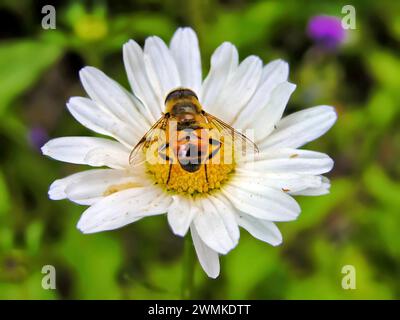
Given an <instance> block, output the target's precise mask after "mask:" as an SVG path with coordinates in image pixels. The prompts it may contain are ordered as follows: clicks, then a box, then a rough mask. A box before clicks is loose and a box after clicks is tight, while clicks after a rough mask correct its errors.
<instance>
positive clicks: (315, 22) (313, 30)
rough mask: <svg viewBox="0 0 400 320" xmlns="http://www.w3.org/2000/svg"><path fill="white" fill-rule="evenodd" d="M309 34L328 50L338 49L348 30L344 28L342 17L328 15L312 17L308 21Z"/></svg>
mask: <svg viewBox="0 0 400 320" xmlns="http://www.w3.org/2000/svg"><path fill="white" fill-rule="evenodd" d="M307 34H308V36H309V37H310V38H311V39H313V40H314V41H315V42H316V43H317V44H318V45H321V46H322V47H323V48H325V49H328V50H331V49H336V48H337V47H338V46H339V45H340V44H342V43H343V42H344V40H345V38H346V30H345V29H343V28H342V23H341V20H340V18H338V17H334V16H326V15H319V16H314V17H312V18H311V19H310V21H309V22H308V26H307Z"/></svg>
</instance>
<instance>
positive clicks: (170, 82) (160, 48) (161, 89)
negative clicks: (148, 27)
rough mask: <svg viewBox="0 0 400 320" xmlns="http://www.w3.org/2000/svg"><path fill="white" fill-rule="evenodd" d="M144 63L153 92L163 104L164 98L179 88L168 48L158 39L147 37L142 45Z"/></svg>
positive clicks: (179, 84) (176, 70)
mask: <svg viewBox="0 0 400 320" xmlns="http://www.w3.org/2000/svg"><path fill="white" fill-rule="evenodd" d="M144 63H145V66H146V71H147V76H148V78H149V80H150V83H151V85H152V87H153V88H154V91H155V92H156V94H157V96H158V97H159V99H160V103H162V104H164V99H165V96H166V95H167V94H168V93H169V92H170V91H171V90H172V89H175V88H177V87H180V86H181V80H180V77H179V73H178V69H177V67H176V63H175V60H174V58H173V57H172V55H171V52H170V51H169V49H168V47H167V46H166V44H165V43H164V41H162V40H161V39H160V38H158V37H155V36H153V37H149V38H147V39H146V42H145V44H144Z"/></svg>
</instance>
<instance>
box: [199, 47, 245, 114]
mask: <svg viewBox="0 0 400 320" xmlns="http://www.w3.org/2000/svg"><path fill="white" fill-rule="evenodd" d="M238 63H239V56H238V52H237V50H236V47H235V46H234V45H232V44H231V43H229V42H224V43H223V44H221V45H220V46H219V47H218V48H217V49H216V50H215V51H214V53H213V55H212V57H211V67H210V72H209V73H208V75H207V77H206V79H205V80H204V82H203V86H202V89H201V95H200V102H201V103H202V105H203V107H204V109H205V110H206V111H207V112H209V113H211V114H215V115H217V114H216V111H217V110H216V109H214V108H213V106H215V102H216V100H217V99H218V97H219V95H220V94H221V92H222V90H223V88H224V86H225V84H226V83H227V81H228V80H229V79H230V77H231V76H232V73H233V72H234V71H235V70H236V68H237V66H238ZM217 116H218V115H217Z"/></svg>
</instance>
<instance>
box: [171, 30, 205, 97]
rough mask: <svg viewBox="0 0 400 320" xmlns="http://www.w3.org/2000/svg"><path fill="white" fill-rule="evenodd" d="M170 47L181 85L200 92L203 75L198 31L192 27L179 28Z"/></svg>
mask: <svg viewBox="0 0 400 320" xmlns="http://www.w3.org/2000/svg"><path fill="white" fill-rule="evenodd" d="M170 48H171V53H172V56H173V57H174V59H175V62H176V66H177V68H178V72H179V74H180V78H181V85H182V86H183V87H185V88H189V89H192V90H193V91H194V92H196V93H197V94H198V93H199V92H200V88H201V80H202V77H201V59H200V50H199V42H198V40H197V36H196V33H195V32H194V31H193V30H192V29H191V28H179V29H178V30H177V31H176V32H175V34H174V36H173V37H172V40H171V44H170Z"/></svg>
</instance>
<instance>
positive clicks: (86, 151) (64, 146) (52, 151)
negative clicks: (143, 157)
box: [42, 137, 129, 169]
mask: <svg viewBox="0 0 400 320" xmlns="http://www.w3.org/2000/svg"><path fill="white" fill-rule="evenodd" d="M42 153H43V154H44V155H47V156H49V157H51V158H53V159H56V160H59V161H64V162H70V163H76V164H89V165H92V166H107V167H110V168H114V169H122V168H124V167H126V166H128V164H129V161H128V159H129V151H128V149H126V148H125V147H124V146H123V145H122V144H120V143H118V142H116V141H111V140H107V139H103V138H95V137H62V138H56V139H52V140H50V141H49V142H47V143H46V144H45V145H44V146H43V147H42ZM96 157H97V158H96Z"/></svg>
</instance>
